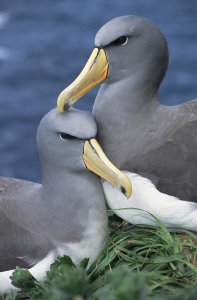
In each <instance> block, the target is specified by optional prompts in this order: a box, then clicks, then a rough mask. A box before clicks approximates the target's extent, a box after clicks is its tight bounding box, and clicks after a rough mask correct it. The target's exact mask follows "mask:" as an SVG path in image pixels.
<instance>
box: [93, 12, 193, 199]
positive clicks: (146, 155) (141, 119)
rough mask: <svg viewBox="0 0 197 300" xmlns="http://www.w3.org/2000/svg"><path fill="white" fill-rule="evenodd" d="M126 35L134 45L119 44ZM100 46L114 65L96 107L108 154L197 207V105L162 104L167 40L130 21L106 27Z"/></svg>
mask: <svg viewBox="0 0 197 300" xmlns="http://www.w3.org/2000/svg"><path fill="white" fill-rule="evenodd" d="M121 36H127V37H128V42H127V43H126V44H125V45H119V46H117V45H113V43H112V42H113V41H114V40H116V39H117V38H119V37H121ZM95 45H96V47H101V48H103V49H104V50H105V53H106V56H107V60H108V62H109V72H108V78H107V79H106V81H105V82H104V83H103V84H102V86H101V88H100V90H99V93H98V95H97V98H96V101H95V104H94V108H93V115H94V117H95V119H96V122H97V126H98V138H99V141H100V143H101V145H102V147H103V149H104V151H105V152H106V154H107V155H108V156H109V157H110V159H111V160H112V162H113V163H115V164H116V165H117V167H118V168H120V169H122V170H127V171H131V172H134V173H138V174H141V175H143V176H145V177H147V178H149V179H151V180H152V181H153V182H154V183H155V184H156V186H157V188H158V189H159V190H160V191H161V192H164V193H167V194H169V195H173V196H176V197H178V198H180V199H184V200H187V201H193V202H197V101H196V100H193V101H190V102H187V103H184V104H181V105H176V106H173V107H171V106H164V105H161V104H159V100H158V95H157V93H158V88H159V85H160V83H161V81H162V79H163V77H164V75H165V72H166V69H167V65H168V48H167V42H166V39H165V37H164V36H163V35H162V33H161V32H160V31H159V29H158V28H157V27H156V26H155V25H154V24H153V23H152V22H151V21H149V20H146V19H144V18H140V17H136V16H124V17H119V18H116V19H113V20H111V21H110V22H108V23H107V24H105V25H104V26H103V27H102V28H101V29H100V30H99V32H98V33H97V35H96V38H95Z"/></svg>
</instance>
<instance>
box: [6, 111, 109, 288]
mask: <svg viewBox="0 0 197 300" xmlns="http://www.w3.org/2000/svg"><path fill="white" fill-rule="evenodd" d="M59 132H63V133H67V134H70V135H72V137H70V138H68V139H65V140H64V139H62V138H60V136H59ZM96 132H97V127H96V123H95V121H94V119H93V118H92V116H91V114H90V113H86V112H80V111H78V110H76V109H70V110H69V111H68V112H65V113H63V114H60V113H58V112H57V110H56V109H54V110H52V111H50V112H49V113H48V114H47V115H46V116H45V117H44V118H43V119H42V121H41V123H40V125H39V127H38V131H37V143H38V150H39V154H40V159H41V164H42V171H43V182H42V184H37V183H33V182H28V181H23V180H17V179H11V178H3V177H1V178H0V240H1V243H0V271H5V270H9V269H13V268H15V267H16V265H18V266H21V267H29V266H32V265H34V264H35V263H37V262H38V261H40V260H42V259H43V258H44V257H46V255H47V254H48V253H49V252H50V251H55V252H56V256H57V255H62V254H67V255H70V256H71V257H72V259H73V260H74V261H75V262H76V263H78V262H79V261H80V260H81V259H82V258H84V257H90V260H91V261H92V260H93V259H95V258H96V256H97V255H98V253H99V252H100V250H101V248H102V247H103V245H104V243H105V240H106V236H107V211H106V207H105V200H104V195H103V191H102V188H101V183H100V178H99V177H97V176H96V175H94V174H93V173H91V172H90V171H88V170H87V169H86V167H85V165H84V163H83V159H82V154H83V145H84V140H85V139H90V138H92V137H95V135H96ZM46 268H48V266H46ZM40 272H41V270H40ZM37 273H39V272H37ZM37 273H36V274H37ZM6 274H7V273H5V276H4V273H0V275H2V277H0V278H3V279H2V280H7V277H8V275H9V274H8V275H6ZM44 274H45V272H44ZM44 274H42V276H44ZM6 276H7V277H6ZM4 278H5V279H4ZM8 278H9V277H8ZM1 284H2V286H3V288H4V284H3V282H2V283H1ZM5 285H6V284H5ZM3 288H1V289H3ZM5 288H6V287H5ZM1 291H2V290H1Z"/></svg>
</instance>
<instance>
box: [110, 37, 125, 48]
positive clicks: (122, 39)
mask: <svg viewBox="0 0 197 300" xmlns="http://www.w3.org/2000/svg"><path fill="white" fill-rule="evenodd" d="M127 42H128V36H126V35H123V36H121V37H119V38H118V39H116V40H115V41H113V42H111V43H110V44H109V45H114V46H121V45H125V44H126V43H127Z"/></svg>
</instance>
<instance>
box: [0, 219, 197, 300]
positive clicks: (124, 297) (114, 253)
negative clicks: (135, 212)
mask: <svg viewBox="0 0 197 300" xmlns="http://www.w3.org/2000/svg"><path fill="white" fill-rule="evenodd" d="M109 218H110V227H111V233H110V239H109V242H108V244H107V245H106V247H105V249H104V250H103V251H102V253H101V254H100V256H99V257H98V259H97V260H96V261H95V262H94V263H93V264H92V265H91V267H90V268H89V269H88V270H87V259H84V260H83V261H82V263H81V265H80V266H78V267H75V266H74V264H73V263H72V261H71V259H70V258H69V257H67V256H64V257H62V258H59V259H57V261H56V262H55V263H54V264H53V265H51V270H50V271H49V272H47V277H46V280H45V281H44V282H37V281H36V280H35V279H34V278H33V277H32V276H31V275H30V273H29V272H28V271H26V270H22V269H20V268H19V269H17V270H16V271H15V273H14V274H13V278H12V280H13V283H14V284H15V285H16V286H17V287H19V288H20V289H21V291H20V292H19V293H18V294H13V295H7V296H4V297H2V298H1V299H2V300H11V299H12V300H13V299H20V298H23V299H24V298H25V299H27V298H30V299H32V300H39V299H43V300H44V299H45V300H62V299H64V300H71V299H73V300H85V299H87V300H119V299H120V300H150V299H153V300H159V299H163V300H166V299H170V300H196V299H197V235H196V234H194V233H191V232H188V231H185V232H184V233H172V232H169V230H168V229H167V228H166V227H165V226H164V225H163V224H161V223H159V227H158V228H154V227H151V226H146V227H144V226H133V225H128V224H127V223H125V222H122V221H121V220H120V219H119V218H117V217H115V216H113V215H111V216H110V217H109Z"/></svg>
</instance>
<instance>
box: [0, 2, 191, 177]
mask: <svg viewBox="0 0 197 300" xmlns="http://www.w3.org/2000/svg"><path fill="white" fill-rule="evenodd" d="M127 14H136V15H141V16H144V17H146V18H149V19H151V20H152V21H154V22H155V23H156V24H158V26H159V27H160V29H161V30H162V32H163V33H164V34H165V36H166V37H167V39H168V43H169V49H170V65H169V70H168V73H167V75H166V78H165V80H164V82H163V84H162V87H161V90H160V95H161V102H162V103H165V104H170V105H173V104H176V103H180V102H183V101H185V100H189V99H192V98H195V97H196V98H197V1H196V0H165V1H164V0H135V1H132V0H67V1H66V0H64V1H63V0H15V1H14V0H0V137H1V143H0V175H4V176H12V177H18V178H24V179H28V180H33V181H40V179H41V170H40V165H39V160H38V154H37V148H36V140H35V134H36V128H37V126H38V123H39V120H40V119H41V117H42V116H43V115H44V114H45V113H46V112H47V111H49V110H50V109H51V108H53V107H55V105H56V99H57V96H58V94H59V92H60V91H61V90H62V89H63V88H64V87H65V86H66V85H68V84H69V83H70V82H71V81H72V80H73V79H74V78H75V77H76V75H77V74H78V73H79V72H80V70H81V68H82V67H83V65H84V63H85V62H86V60H87V58H88V57H89V54H90V52H91V50H92V48H93V46H94V36H95V33H96V32H97V30H98V29H99V28H100V26H101V25H103V24H104V23H105V22H106V21H108V20H110V19H111V18H113V17H117V16H120V15H127ZM97 90H98V89H95V90H93V91H91V92H90V93H89V94H87V95H86V96H85V97H84V99H83V101H80V102H79V104H78V107H80V108H81V109H88V110H90V109H91V108H92V104H93V100H94V98H95V95H96V92H97Z"/></svg>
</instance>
